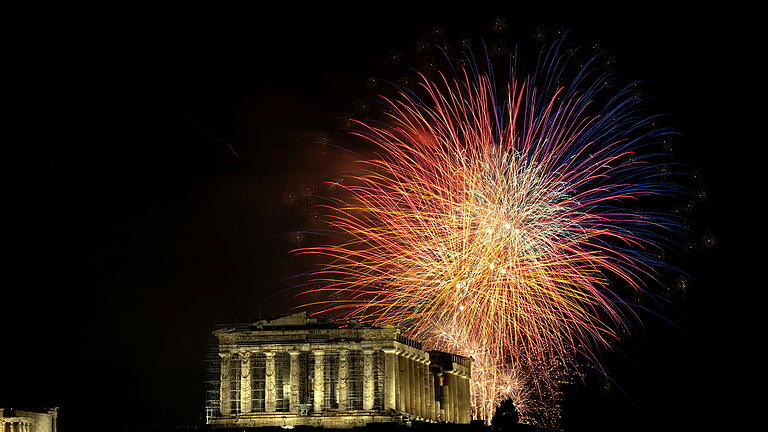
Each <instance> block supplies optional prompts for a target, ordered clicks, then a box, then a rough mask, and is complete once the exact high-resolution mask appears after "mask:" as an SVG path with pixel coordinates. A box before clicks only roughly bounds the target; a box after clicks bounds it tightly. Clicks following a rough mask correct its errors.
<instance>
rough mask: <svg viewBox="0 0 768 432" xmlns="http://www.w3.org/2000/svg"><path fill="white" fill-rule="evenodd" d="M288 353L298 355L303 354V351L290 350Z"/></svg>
mask: <svg viewBox="0 0 768 432" xmlns="http://www.w3.org/2000/svg"><path fill="white" fill-rule="evenodd" d="M288 354H290V355H291V356H297V355H299V354H301V351H288Z"/></svg>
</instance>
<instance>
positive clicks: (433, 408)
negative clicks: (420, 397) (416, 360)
mask: <svg viewBox="0 0 768 432" xmlns="http://www.w3.org/2000/svg"><path fill="white" fill-rule="evenodd" d="M427 394H428V395H429V396H428V397H429V403H430V406H429V418H430V419H431V420H434V421H437V415H438V411H437V401H436V400H435V377H434V376H432V374H431V373H430V372H429V364H427Z"/></svg>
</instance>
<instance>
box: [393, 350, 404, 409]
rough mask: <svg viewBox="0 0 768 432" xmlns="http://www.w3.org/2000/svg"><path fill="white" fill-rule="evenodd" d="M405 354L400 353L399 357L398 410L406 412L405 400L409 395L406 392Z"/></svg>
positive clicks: (397, 357)
mask: <svg viewBox="0 0 768 432" xmlns="http://www.w3.org/2000/svg"><path fill="white" fill-rule="evenodd" d="M402 354H403V352H402V351H398V352H397V356H396V357H395V358H396V359H397V384H398V385H397V410H398V411H401V412H405V400H406V395H407V393H406V392H405V383H406V381H407V379H406V375H405V360H406V359H405V357H403V355H402Z"/></svg>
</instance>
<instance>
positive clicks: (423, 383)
mask: <svg viewBox="0 0 768 432" xmlns="http://www.w3.org/2000/svg"><path fill="white" fill-rule="evenodd" d="M426 368H427V363H426V360H423V359H422V360H421V362H420V364H419V388H420V389H421V416H422V417H424V418H425V419H427V418H429V408H431V406H432V405H431V404H430V403H429V392H428V391H427V389H428V386H429V384H427V375H428V373H427V371H426Z"/></svg>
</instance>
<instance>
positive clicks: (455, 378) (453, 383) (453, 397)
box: [450, 374, 459, 423]
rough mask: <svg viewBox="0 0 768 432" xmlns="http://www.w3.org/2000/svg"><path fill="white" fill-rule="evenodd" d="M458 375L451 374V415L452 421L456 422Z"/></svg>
mask: <svg viewBox="0 0 768 432" xmlns="http://www.w3.org/2000/svg"><path fill="white" fill-rule="evenodd" d="M458 381H459V377H458V376H456V375H453V374H451V386H450V388H451V416H452V417H453V422H454V423H458V422H459V398H458V395H459V385H458Z"/></svg>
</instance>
